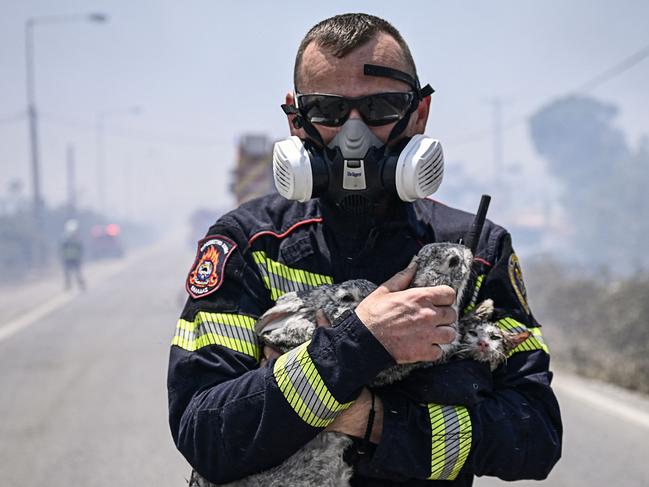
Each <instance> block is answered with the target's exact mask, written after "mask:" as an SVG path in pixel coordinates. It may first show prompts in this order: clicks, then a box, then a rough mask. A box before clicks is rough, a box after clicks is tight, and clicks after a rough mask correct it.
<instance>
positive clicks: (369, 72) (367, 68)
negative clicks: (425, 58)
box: [363, 64, 432, 98]
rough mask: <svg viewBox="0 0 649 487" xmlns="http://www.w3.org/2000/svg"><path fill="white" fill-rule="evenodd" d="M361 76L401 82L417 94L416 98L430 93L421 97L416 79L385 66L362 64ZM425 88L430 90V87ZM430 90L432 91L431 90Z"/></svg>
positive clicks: (420, 90)
mask: <svg viewBox="0 0 649 487" xmlns="http://www.w3.org/2000/svg"><path fill="white" fill-rule="evenodd" d="M363 74H365V75H366V76H381V77H383V78H392V79H396V80H397V81H402V82H403V83H405V84H407V85H408V86H410V87H411V88H412V89H413V90H414V91H415V92H416V93H417V96H419V97H421V98H423V97H424V96H428V95H430V93H428V95H422V91H423V90H422V89H421V88H420V86H419V80H418V79H417V78H413V77H412V76H410V75H409V74H408V73H404V72H403V71H399V70H398V69H394V68H388V67H387V66H378V65H376V64H364V65H363ZM426 86H428V87H429V88H430V85H426ZM430 89H431V90H432V88H430ZM431 93H432V92H431Z"/></svg>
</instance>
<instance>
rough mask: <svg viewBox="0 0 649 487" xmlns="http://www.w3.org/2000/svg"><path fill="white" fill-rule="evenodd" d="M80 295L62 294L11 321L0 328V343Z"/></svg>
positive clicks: (73, 293)
mask: <svg viewBox="0 0 649 487" xmlns="http://www.w3.org/2000/svg"><path fill="white" fill-rule="evenodd" d="M78 294H79V293H78V292H71V293H69V294H60V295H58V296H56V297H55V298H52V299H50V300H49V301H47V302H46V303H44V304H42V305H41V306H39V307H38V308H34V309H32V310H31V311H27V312H26V313H25V314H23V315H22V316H21V317H20V318H18V319H15V320H13V321H10V322H9V323H7V324H6V325H4V326H3V327H2V328H0V342H2V341H3V340H6V339H7V338H9V337H10V336H12V335H14V334H16V333H18V332H19V331H20V330H22V329H23V328H27V327H28V326H29V325H31V324H33V323H36V322H37V321H38V320H40V319H41V318H43V317H44V316H46V315H48V314H50V313H51V312H52V311H54V310H57V309H59V308H60V307H61V306H63V305H65V304H67V303H69V302H70V301H72V300H73V299H74V298H75V297H76V296H77V295H78Z"/></svg>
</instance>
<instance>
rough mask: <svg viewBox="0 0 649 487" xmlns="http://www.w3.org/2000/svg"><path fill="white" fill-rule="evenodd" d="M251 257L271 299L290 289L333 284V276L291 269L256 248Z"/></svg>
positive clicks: (304, 288) (275, 298) (296, 289)
mask: <svg viewBox="0 0 649 487" xmlns="http://www.w3.org/2000/svg"><path fill="white" fill-rule="evenodd" d="M252 257H253V259H254V261H255V263H256V264H257V266H258V268H259V271H260V272H261V276H262V279H263V280H264V284H265V285H266V288H267V289H268V290H269V291H270V295H271V299H273V300H275V301H276V300H277V299H278V298H279V297H280V296H282V295H284V294H286V293H288V292H291V291H302V290H306V289H311V288H314V287H318V286H321V285H322V284H333V277H331V276H325V275H323V274H316V273H314V272H308V271H305V270H303V269H293V268H292V267H288V266H287V265H284V264H282V263H280V262H277V261H274V260H272V259H269V258H268V255H267V254H266V252H264V251H262V250H257V251H255V252H253V253H252Z"/></svg>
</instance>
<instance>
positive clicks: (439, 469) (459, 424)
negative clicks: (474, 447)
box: [428, 404, 472, 480]
mask: <svg viewBox="0 0 649 487" xmlns="http://www.w3.org/2000/svg"><path fill="white" fill-rule="evenodd" d="M428 413H429V416H430V427H431V439H432V443H431V469H430V477H428V478H429V480H454V479H455V478H457V476H458V474H459V472H460V470H461V469H462V467H463V466H464V463H465V462H466V459H467V457H468V456H469V451H470V450H471V437H472V431H471V418H470V416H469V412H468V410H467V409H466V408H465V407H464V406H441V405H439V404H428Z"/></svg>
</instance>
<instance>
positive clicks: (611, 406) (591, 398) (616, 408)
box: [552, 376, 649, 429]
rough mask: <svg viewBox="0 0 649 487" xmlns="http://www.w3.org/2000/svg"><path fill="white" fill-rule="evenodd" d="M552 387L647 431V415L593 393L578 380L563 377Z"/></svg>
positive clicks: (648, 419) (648, 425) (648, 420)
mask: <svg viewBox="0 0 649 487" xmlns="http://www.w3.org/2000/svg"><path fill="white" fill-rule="evenodd" d="M552 386H553V387H554V388H555V389H556V390H557V391H560V392H561V394H566V395H569V396H572V397H574V398H575V399H578V400H580V401H583V402H586V403H589V404H591V405H593V406H595V407H597V408H599V409H601V410H603V411H605V412H607V413H609V414H612V415H614V416H617V417H618V418H621V419H625V420H627V421H630V422H632V423H636V424H637V425H639V426H642V427H644V428H647V429H649V413H646V412H644V411H641V410H639V409H636V408H634V407H631V406H627V405H626V404H624V403H622V402H620V401H617V400H615V399H611V398H610V397H607V396H605V395H604V394H603V393H601V392H596V391H593V390H591V389H589V388H587V387H586V386H584V385H583V384H580V383H579V381H578V380H575V379H571V378H568V377H566V376H563V377H561V378H560V379H559V380H558V381H556V382H553V384H552Z"/></svg>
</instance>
